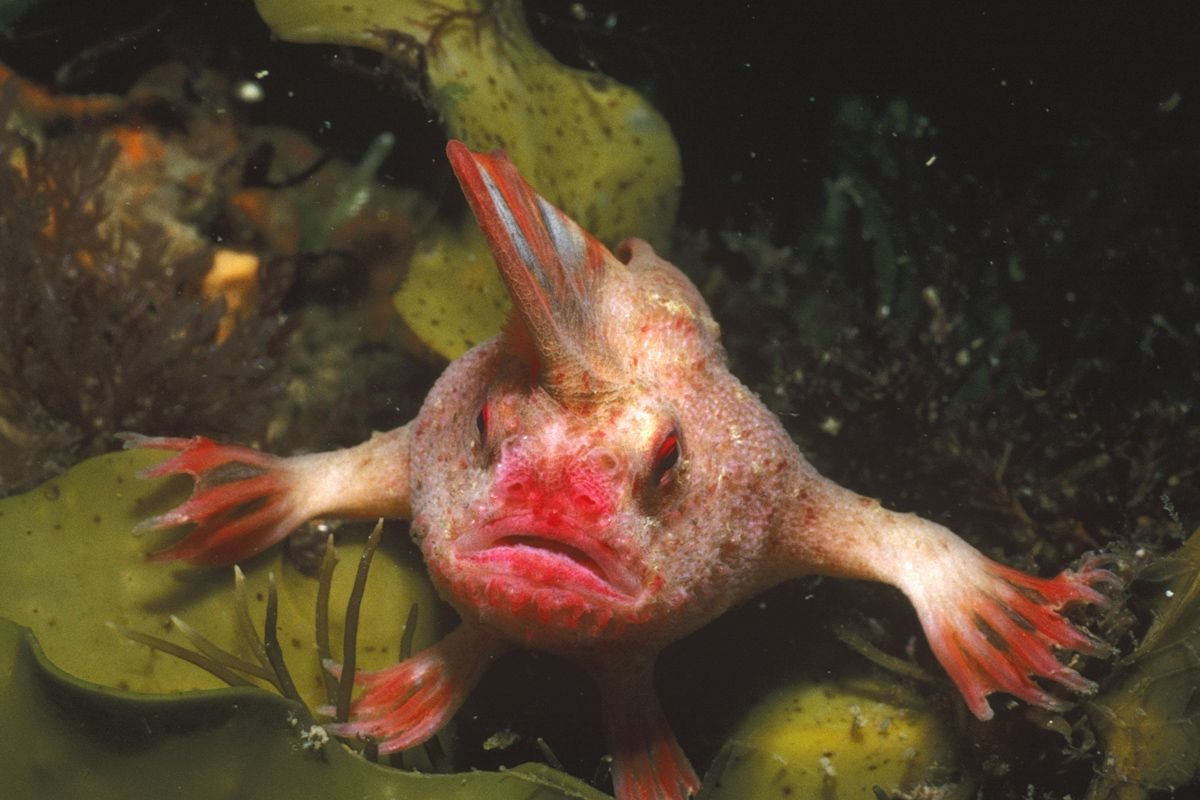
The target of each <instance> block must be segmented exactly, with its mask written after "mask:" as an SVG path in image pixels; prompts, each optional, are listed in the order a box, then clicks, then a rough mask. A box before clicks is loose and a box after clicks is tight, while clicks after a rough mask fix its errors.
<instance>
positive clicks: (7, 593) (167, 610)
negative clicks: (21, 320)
mask: <svg viewBox="0 0 1200 800" xmlns="http://www.w3.org/2000/svg"><path fill="white" fill-rule="evenodd" d="M164 455H165V454H164V453H162V452H159V451H138V450H131V451H126V452H120V453H112V454H109V455H105V456H99V457H97V458H93V459H90V460H88V461H85V462H83V463H82V464H79V465H77V466H75V467H74V468H72V469H71V470H69V471H67V472H66V473H64V474H63V475H60V476H59V477H57V478H55V479H53V480H51V481H48V482H47V483H45V484H43V485H42V486H40V487H38V488H36V489H33V490H31V491H29V492H27V493H25V494H23V495H17V496H14V497H9V498H6V499H4V500H0V552H2V553H3V554H4V556H3V558H0V617H6V618H8V619H10V620H12V621H14V622H17V623H19V624H21V625H24V626H26V627H28V628H30V629H32V630H33V631H34V633H36V634H37V637H38V640H39V641H40V642H41V645H42V647H43V648H44V649H45V651H46V654H47V655H48V656H49V658H50V659H51V660H52V661H53V662H54V663H55V664H57V665H58V666H60V667H61V668H62V669H64V670H66V671H67V672H68V673H70V674H72V675H75V676H76V677H79V678H82V679H84V680H88V681H92V682H95V683H99V684H102V685H105V686H112V687H117V688H123V689H130V690H134V691H139V692H174V691H182V690H186V689H206V688H217V687H223V686H225V684H224V683H223V682H221V681H220V680H218V679H217V678H216V677H214V676H212V675H210V674H209V673H207V672H205V671H204V670H202V669H200V668H199V667H196V666H193V665H192V664H189V663H186V662H184V661H181V660H179V659H177V658H175V657H173V656H169V655H166V654H164V653H160V652H157V651H154V650H152V649H151V648H149V647H147V646H146V645H144V644H140V643H137V642H133V641H130V640H129V639H127V638H125V637H124V636H122V635H121V634H120V633H118V632H117V631H116V630H114V629H113V627H112V625H116V626H120V627H122V628H127V629H130V630H133V631H137V632H140V633H145V634H151V635H154V636H158V637H160V638H164V639H168V640H170V641H173V642H176V643H178V644H181V645H185V646H186V645H188V641H187V640H186V639H185V638H184V637H183V636H182V635H181V634H180V633H179V632H178V631H176V630H174V629H173V625H172V624H171V620H170V618H171V616H172V615H174V616H177V617H179V618H180V619H182V620H183V621H184V622H186V623H187V624H188V625H190V626H191V627H192V628H194V629H195V630H196V631H197V632H198V633H200V634H201V635H203V636H204V637H206V638H207V639H209V640H211V641H213V642H214V643H216V644H218V645H219V646H221V647H223V648H224V649H226V650H229V651H232V652H234V653H236V654H237V655H240V656H242V657H244V658H246V659H247V660H254V656H253V653H252V652H251V651H250V650H249V648H247V647H245V646H244V643H243V641H242V640H241V639H240V638H239V636H238V625H237V618H236V615H235V606H234V591H233V572H232V570H231V569H227V568H214V569H198V568H195V567H190V566H187V565H179V564H170V563H160V562H151V561H147V560H146V557H145V556H146V553H147V552H150V551H153V550H155V549H158V548H159V547H161V546H162V545H163V544H164V543H165V542H167V541H169V540H170V539H171V538H172V537H174V536H178V534H175V533H171V532H164V533H154V534H147V535H144V536H140V537H139V536H135V535H134V534H133V532H132V531H133V528H134V526H135V525H136V524H137V523H138V522H140V521H142V520H143V519H145V518H146V517H148V516H152V515H154V514H157V513H161V512H163V511H165V510H167V509H168V508H171V507H172V506H174V505H175V504H177V503H178V502H179V501H181V500H182V499H185V498H186V497H187V493H188V491H189V489H190V480H188V479H180V478H174V479H156V480H142V479H140V478H138V477H137V473H138V472H139V470H141V469H143V468H145V467H147V466H149V465H151V464H154V463H155V462H157V461H160V460H162V458H163V457H164ZM365 533H366V531H365V530H364V531H363V535H359V536H346V537H342V540H341V541H340V542H339V544H338V545H337V554H338V558H339V560H340V566H339V567H338V568H337V569H336V570H335V571H334V579H333V586H332V591H331V600H330V604H329V605H330V638H331V639H332V641H333V643H334V651H333V654H334V657H335V658H340V657H341V655H342V653H341V642H342V633H343V629H342V621H343V619H344V611H345V608H346V602H347V599H348V596H349V594H350V588H351V585H352V583H353V580H354V572H355V569H356V565H357V563H358V556H359V554H360V553H361V552H362V546H363V541H364V539H365ZM405 539H406V536H405V534H404V533H397V532H395V531H392V535H390V536H388V535H387V534H386V533H385V541H384V543H383V545H381V547H380V549H379V552H378V553H376V556H375V559H374V561H373V562H372V566H371V573H370V578H369V580H368V583H367V590H366V596H365V599H364V601H363V604H362V611H361V614H362V616H361V619H360V623H359V626H358V648H357V651H358V664H359V666H360V667H361V668H364V669H378V668H380V667H384V666H387V665H389V664H391V663H394V662H395V661H396V659H397V656H398V654H399V646H400V641H401V639H402V638H403V636H404V623H405V620H406V619H407V616H408V610H409V609H410V607H411V606H412V605H413V604H414V603H416V604H418V605H419V607H420V609H421V612H422V613H420V614H419V615H418V617H419V618H418V624H417V628H418V630H417V632H416V635H415V638H414V646H415V647H416V648H418V649H419V648H422V647H425V646H427V645H429V644H432V643H433V642H434V641H436V640H437V639H438V638H439V637H440V636H441V633H442V631H439V630H438V625H437V622H438V617H439V614H438V613H437V609H438V601H437V599H436V595H435V593H434V592H433V589H432V586H431V585H430V583H429V580H428V578H427V577H426V574H425V570H424V565H423V564H422V563H421V561H420V557H419V555H418V554H417V553H416V551H415V549H414V548H412V547H411V545H410V544H409V543H408V542H407V541H406V540H405ZM242 567H243V569H244V570H245V572H246V588H247V593H246V594H247V598H248V600H249V608H250V616H251V619H252V620H253V622H254V624H255V626H256V627H257V628H258V630H259V632H260V633H261V631H262V624H263V619H264V616H265V608H266V597H267V576H268V573H269V572H273V573H274V575H275V579H276V585H277V587H278V591H279V619H278V626H277V629H278V633H279V641H280V644H281V647H282V648H283V652H284V657H285V660H286V663H287V666H288V669H289V670H290V671H291V673H292V676H293V678H294V679H295V682H296V685H297V688H298V689H299V691H300V694H301V696H302V697H303V698H304V700H305V702H306V703H308V704H309V705H310V706H315V705H318V704H321V703H324V702H326V696H325V690H324V685H323V681H322V676H321V670H320V663H319V659H318V657H317V650H316V643H315V613H316V596H317V584H318V582H317V580H316V579H314V578H312V577H309V576H307V575H304V574H302V573H301V572H300V571H299V570H298V569H297V568H296V567H295V565H294V564H293V563H292V561H291V559H288V558H286V557H285V556H284V554H283V548H282V547H275V548H272V549H271V550H269V551H267V552H266V553H264V554H262V555H260V556H258V557H256V558H254V559H252V560H251V561H249V562H246V563H245V564H243V565H242Z"/></svg>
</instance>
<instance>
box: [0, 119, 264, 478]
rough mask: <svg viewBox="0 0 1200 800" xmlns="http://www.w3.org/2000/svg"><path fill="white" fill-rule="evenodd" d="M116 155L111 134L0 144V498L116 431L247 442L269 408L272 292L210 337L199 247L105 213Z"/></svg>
mask: <svg viewBox="0 0 1200 800" xmlns="http://www.w3.org/2000/svg"><path fill="white" fill-rule="evenodd" d="M2 105H3V103H2V102H0V106H2ZM7 113H15V111H13V110H12V109H11V108H10V109H9V111H8V112H7ZM5 114H6V112H5V111H4V110H3V108H0V116H5ZM128 155H129V154H128V152H127V151H125V150H124V149H123V147H122V141H121V139H120V138H119V137H115V136H101V135H98V134H92V133H79V134H75V135H71V136H58V137H52V138H49V139H48V140H46V141H45V142H44V143H43V144H41V145H40V146H38V145H35V144H34V142H32V141H31V140H29V139H26V138H24V137H22V136H19V135H17V134H15V133H11V132H5V133H0V196H3V197H4V214H3V215H2V218H0V495H4V494H9V493H12V492H14V491H17V490H20V489H22V488H25V487H28V486H30V485H33V484H36V483H37V482H39V481H41V480H44V479H45V478H47V477H49V476H50V475H52V474H55V473H56V472H58V471H61V470H62V469H64V468H65V467H66V466H67V465H69V464H71V463H73V462H75V461H77V460H78V459H79V458H81V457H84V456H88V455H94V454H96V453H99V452H102V451H104V450H106V449H108V448H110V447H111V444H112V435H113V433H114V432H116V431H118V430H125V429H137V430H145V431H157V430H170V429H177V428H178V427H180V426H181V425H184V424H187V425H189V426H191V427H200V428H208V429H213V430H216V429H219V430H226V431H232V429H239V430H241V431H242V433H243V435H253V434H254V433H255V432H256V431H258V430H259V429H260V428H261V426H262V425H263V424H264V423H265V419H266V415H267V414H268V413H269V411H270V408H271V404H270V403H269V402H266V399H267V397H269V396H270V395H271V394H272V393H274V392H275V391H277V389H278V383H279V373H278V371H277V366H278V360H277V359H276V358H275V356H274V353H275V351H276V348H275V345H276V344H277V342H278V339H279V336H280V333H281V326H280V323H279V321H278V320H277V319H276V318H275V316H274V314H273V311H274V310H275V309H276V308H277V303H278V301H279V295H278V293H275V294H272V292H271V290H270V288H269V287H264V290H263V295H264V296H263V298H262V302H261V304H260V305H258V306H256V309H257V310H256V312H255V313H250V314H247V315H246V316H245V318H244V319H243V320H242V323H241V324H240V325H238V327H237V329H236V330H235V331H233V333H232V335H227V336H224V337H221V336H219V331H220V329H221V324H222V318H223V317H224V313H225V307H224V304H223V302H222V301H220V300H218V301H216V302H210V301H209V300H208V299H207V298H205V297H204V296H203V291H202V285H203V279H204V276H205V275H206V274H207V272H208V270H209V268H210V267H211V266H212V264H213V258H214V248H213V247H211V246H204V245H196V246H190V245H189V246H187V247H180V246H179V239H178V238H177V237H176V236H175V235H174V234H172V233H171V232H170V231H169V230H168V228H167V227H164V224H159V223H156V222H153V221H151V220H149V219H140V220H138V221H137V222H136V223H134V222H131V221H130V220H128V219H125V218H123V217H121V216H120V215H119V214H117V213H115V212H114V204H113V201H112V197H113V195H112V191H113V189H114V183H119V182H120V180H121V179H114V177H113V176H114V175H116V174H117V173H118V172H119V171H120V170H121V169H123V167H122V166H121V164H120V163H119V162H120V161H121V159H124V158H126V157H128ZM259 311H261V312H262V313H258V312H259ZM155 386H172V387H173V389H172V392H171V395H170V396H169V397H163V396H159V395H157V394H155V393H152V392H148V391H147V388H148V387H155ZM231 394H232V395H236V396H238V397H239V398H240V399H241V400H242V401H243V402H244V405H242V406H241V408H242V409H243V411H242V412H241V413H239V414H237V415H231V414H230V413H229V402H228V398H229V397H230V395H231Z"/></svg>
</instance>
